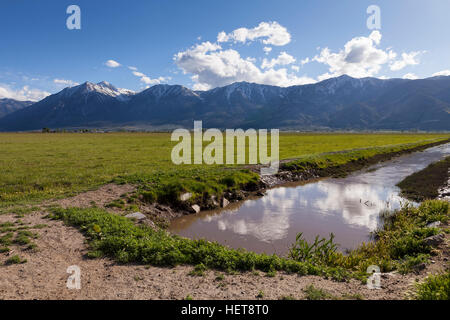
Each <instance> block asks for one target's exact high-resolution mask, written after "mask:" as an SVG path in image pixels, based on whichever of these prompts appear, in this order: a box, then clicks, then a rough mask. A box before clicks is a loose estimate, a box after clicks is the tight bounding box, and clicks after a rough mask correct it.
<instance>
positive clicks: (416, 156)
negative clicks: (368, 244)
mask: <svg viewBox="0 0 450 320" xmlns="http://www.w3.org/2000/svg"><path fill="white" fill-rule="evenodd" d="M449 154H450V144H446V145H442V146H437V147H433V148H430V149H427V150H425V151H423V152H417V153H413V154H410V155H405V156H402V157H399V158H396V159H393V160H391V161H388V162H384V163H380V164H377V165H374V166H372V167H370V168H368V169H365V170H362V171H358V172H355V173H353V174H351V175H349V176H348V177H346V178H339V179H333V178H329V179H323V180H320V181H316V182H311V183H308V184H303V185H298V184H297V185H290V186H283V187H278V188H275V189H271V190H269V191H268V192H267V194H266V195H265V196H264V197H262V198H257V199H249V200H247V201H244V202H241V203H239V204H233V205H231V206H229V207H228V208H226V209H222V210H215V211H205V212H201V213H199V214H195V215H190V216H185V217H181V218H179V219H176V220H174V221H173V223H172V224H171V226H170V230H171V232H173V233H176V234H179V235H181V236H185V237H188V238H194V239H200V238H205V239H208V240H213V241H217V242H219V243H222V244H225V245H228V246H230V247H233V248H245V249H247V250H252V251H255V252H266V253H269V254H272V253H277V254H280V255H284V254H286V253H287V252H288V250H289V247H290V246H291V244H292V243H293V242H294V241H295V237H296V235H297V233H299V232H303V235H304V237H305V238H306V239H307V240H308V241H313V240H314V238H315V236H316V235H319V236H322V237H328V236H329V234H330V233H331V232H332V233H333V234H334V235H335V239H336V242H337V243H338V244H339V245H340V249H341V250H345V249H352V248H355V247H356V246H358V244H360V243H361V242H364V241H370V240H371V239H370V232H371V231H373V230H375V229H377V227H378V226H379V225H380V223H381V222H380V219H379V212H380V211H381V210H384V209H396V208H398V207H400V206H401V203H402V202H406V199H404V198H402V197H401V196H400V195H399V189H398V187H396V186H395V185H396V184H397V183H398V182H400V181H401V180H403V179H404V178H405V177H406V176H408V175H410V174H412V173H414V172H416V171H419V170H421V169H423V168H425V167H426V166H427V165H428V164H430V163H432V162H436V161H438V160H440V159H442V158H444V157H445V156H448V155H449Z"/></svg>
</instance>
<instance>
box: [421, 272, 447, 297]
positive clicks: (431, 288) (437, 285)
mask: <svg viewBox="0 0 450 320" xmlns="http://www.w3.org/2000/svg"><path fill="white" fill-rule="evenodd" d="M416 290H417V291H416V295H415V298H416V299H418V300H447V301H448V300H450V271H447V272H446V273H442V274H437V275H430V276H428V277H427V278H426V279H425V281H424V282H423V283H420V284H418V285H417V286H416Z"/></svg>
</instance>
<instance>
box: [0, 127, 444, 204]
mask: <svg viewBox="0 0 450 320" xmlns="http://www.w3.org/2000/svg"><path fill="white" fill-rule="evenodd" d="M448 137H449V136H448V135H445V134H439V135H438V134H291V133H290V134H281V135H280V157H281V159H288V158H301V159H303V160H302V161H304V160H305V159H306V160H308V161H310V160H311V159H312V160H313V162H314V163H316V164H317V165H318V166H321V167H326V166H330V165H331V164H341V163H344V162H346V161H351V160H352V159H354V158H361V157H368V156H371V155H374V154H377V153H378V152H385V151H387V150H388V149H392V148H394V149H404V148H412V147H414V146H418V145H424V144H427V143H430V142H433V141H440V140H444V139H448ZM174 145H175V143H174V142H171V141H170V134H166V133H151V134H145V133H111V134H39V133H20V134H19V133H13V134H0V148H1V150H2V157H1V158H0V169H1V172H2V174H1V175H0V201H1V202H0V207H5V206H11V205H15V204H19V203H36V202H39V201H42V200H45V199H51V198H60V197H67V196H69V195H73V194H76V193H79V192H82V191H86V190H89V189H93V188H96V187H99V186H100V185H103V184H106V183H108V182H111V181H115V182H117V183H134V184H136V185H138V186H139V189H140V191H142V192H147V193H148V198H149V199H152V198H155V197H156V198H157V199H158V198H160V199H163V200H164V198H168V199H170V198H171V197H173V195H174V194H177V193H179V192H180V190H186V191H192V192H193V193H194V196H195V197H203V195H204V194H214V193H217V194H220V193H221V192H222V191H223V190H225V189H228V188H232V189H233V188H242V187H243V186H245V185H247V184H250V185H252V184H254V183H255V181H256V180H257V175H256V174H254V173H252V172H250V171H248V170H241V168H240V167H238V166H228V167H227V166H219V165H214V166H206V165H192V166H189V165H182V166H176V165H174V164H173V163H172V161H171V157H170V154H171V150H172V147H173V146H174ZM361 148H370V149H362V150H361ZM349 150H354V151H353V152H350V153H346V155H344V154H343V153H341V152H343V151H349ZM355 150H356V151H355ZM325 152H326V153H327V154H324V153H325ZM330 152H334V153H335V154H330ZM297 164H298V165H300V164H301V163H297ZM166 190H167V192H166Z"/></svg>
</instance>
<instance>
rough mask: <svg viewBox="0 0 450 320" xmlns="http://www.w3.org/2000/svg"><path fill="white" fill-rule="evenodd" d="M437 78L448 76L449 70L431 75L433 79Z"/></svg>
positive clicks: (449, 74)
mask: <svg viewBox="0 0 450 320" xmlns="http://www.w3.org/2000/svg"><path fill="white" fill-rule="evenodd" d="M438 76H450V70H442V71H439V72H436V73H433V77H438Z"/></svg>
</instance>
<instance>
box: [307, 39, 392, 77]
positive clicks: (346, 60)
mask: <svg viewBox="0 0 450 320" xmlns="http://www.w3.org/2000/svg"><path fill="white" fill-rule="evenodd" d="M380 42H381V33H380V32H379V31H372V33H371V34H370V35H369V36H368V37H356V38H353V39H351V40H350V41H348V42H347V43H346V44H345V45H344V49H341V50H340V51H339V52H331V50H330V49H328V48H324V49H322V50H321V52H320V54H319V55H316V56H315V57H314V58H313V61H317V62H319V63H323V64H326V65H328V67H329V70H328V72H327V73H325V74H323V75H320V76H319V80H324V79H327V78H331V77H337V76H340V75H343V74H347V75H349V76H352V77H356V78H362V77H371V76H374V75H376V74H377V73H378V72H379V71H380V69H381V67H382V66H383V65H384V64H386V63H388V62H389V61H392V60H393V59H394V58H395V57H396V56H397V55H396V53H395V52H393V51H392V50H386V51H385V50H382V49H379V48H377V46H378V45H379V44H380Z"/></svg>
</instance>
